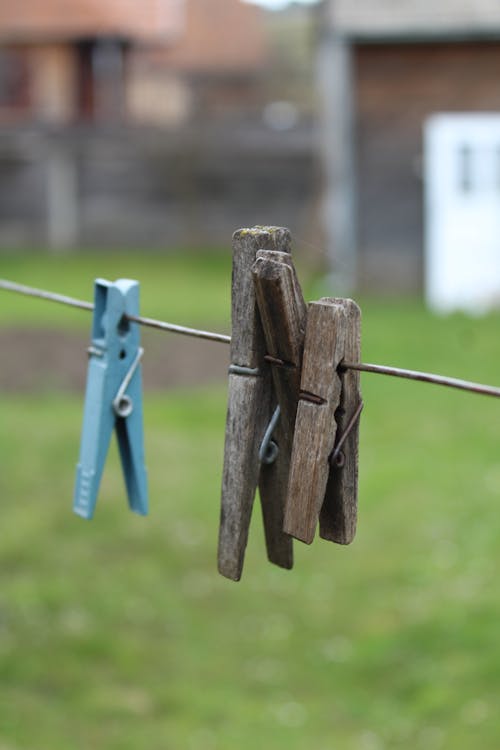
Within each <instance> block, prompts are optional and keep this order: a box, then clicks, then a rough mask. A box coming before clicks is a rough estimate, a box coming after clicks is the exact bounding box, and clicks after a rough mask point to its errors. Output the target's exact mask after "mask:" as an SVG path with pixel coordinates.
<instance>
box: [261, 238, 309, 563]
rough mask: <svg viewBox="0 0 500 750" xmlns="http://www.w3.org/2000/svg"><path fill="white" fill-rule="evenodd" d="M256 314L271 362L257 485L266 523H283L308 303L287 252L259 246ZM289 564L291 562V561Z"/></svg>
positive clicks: (269, 361)
mask: <svg viewBox="0 0 500 750" xmlns="http://www.w3.org/2000/svg"><path fill="white" fill-rule="evenodd" d="M252 273H253V277H254V283H255V292H256V296H257V304H258V307H259V312H260V319H261V322H262V327H263V329H264V338H265V342H266V351H267V354H266V356H265V359H266V361H267V362H268V363H269V364H270V365H271V372H272V380H273V386H274V387H273V391H274V400H273V404H275V405H276V411H275V412H274V414H278V413H279V416H278V418H277V421H276V426H275V429H274V431H273V440H274V441H275V446H276V455H274V456H272V458H273V459H274V460H272V461H271V462H269V463H263V464H262V467H261V471H260V480H259V490H260V496H261V502H262V510H263V513H264V514H266V513H267V514H269V513H274V514H275V518H274V521H273V523H272V524H271V528H279V529H280V532H281V530H282V529H283V522H284V510H285V502H286V496H287V490H288V478H289V473H290V459H291V454H292V444H293V432H294V425H295V416H296V413H297V404H298V399H299V391H300V376H301V367H302V350H303V344H304V334H305V326H306V317H307V306H306V303H305V302H304V298H303V296H302V291H301V288H300V284H299V282H298V279H297V275H296V273H295V268H294V266H293V261H292V257H291V255H289V254H287V253H281V252H276V251H272V250H259V252H258V253H257V259H256V261H255V264H254V266H253V269H252ZM290 567H291V566H290Z"/></svg>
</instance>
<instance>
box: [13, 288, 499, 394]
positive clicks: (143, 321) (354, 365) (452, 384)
mask: <svg viewBox="0 0 500 750" xmlns="http://www.w3.org/2000/svg"><path fill="white" fill-rule="evenodd" d="M0 289H2V290H4V291H7V292H14V293H16V294H23V295H25V296H28V297H35V298H38V299H43V300H46V301H49V302H56V303H59V304H62V305H67V306H69V307H76V308H79V309H81V310H89V311H92V310H93V309H94V305H93V304H92V302H87V301H85V300H80V299H75V298H74V297H69V296H67V295H65V294H57V293H55V292H50V291H47V290H45V289H36V288H35V287H30V286H26V285H24V284H18V283H16V282H14V281H8V280H7V279H0ZM128 319H129V320H130V321H131V322H134V323H138V324H139V325H143V326H146V327H149V328H155V329H157V330H160V331H167V332H169V333H177V334H180V335H182V336H191V337H193V338H198V339H205V340H207V341H214V342H217V343H220V344H230V343H231V336H228V335H226V334H223V333H216V332H213V331H204V330H200V329H197V328H189V327H188V326H181V325H177V324H175V323H169V322H167V321H164V320H156V319H155V318H145V317H143V316H142V315H141V316H139V315H137V316H136V315H129V316H128ZM342 369H343V370H359V371H361V372H370V373H374V374H378V375H387V376H390V377H396V378H404V379H406V380H414V381H418V382H423V383H433V384H434V385H441V386H444V387H447V388H455V389H458V390H461V391H467V392H469V393H478V394H482V395H484V396H493V397H494V398H500V388H498V387H496V386H492V385H484V384H482V383H474V382H472V381H469V380H461V379H460V378H452V377H448V376H445V375H437V374H435V373H430V372H420V371H418V370H408V369H405V368H401V367H390V366H387V365H377V364H368V363H363V362H343V363H342Z"/></svg>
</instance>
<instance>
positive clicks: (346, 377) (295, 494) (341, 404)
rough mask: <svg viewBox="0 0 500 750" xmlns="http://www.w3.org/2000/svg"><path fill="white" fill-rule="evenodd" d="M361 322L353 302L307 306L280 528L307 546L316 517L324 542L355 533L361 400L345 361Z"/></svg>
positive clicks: (350, 358)
mask: <svg viewBox="0 0 500 750" xmlns="http://www.w3.org/2000/svg"><path fill="white" fill-rule="evenodd" d="M360 320H361V312H360V309H359V307H358V306H357V305H356V303H355V302H353V301H352V300H350V299H330V298H323V299H321V300H320V301H319V302H312V303H311V304H310V305H309V309H308V316H307V326H306V335H305V341H304V357H303V365H302V379H301V385H300V389H301V390H300V399H299V405H298V409H297V417H296V421H295V433H294V439H293V449H292V457H291V467H290V479H289V486H288V497H287V505H286V510H285V523H284V530H285V531H286V532H287V533H288V534H291V535H292V536H294V537H295V538H297V539H300V540H301V541H303V542H306V543H307V544H310V543H311V542H312V541H313V538H314V534H315V531H316V525H317V523H318V517H319V523H320V536H321V537H322V538H324V539H328V540H330V541H334V542H337V543H339V544H349V543H350V542H351V541H352V540H353V538H354V535H355V532H356V520H357V485H358V430H359V427H358V425H359V414H360V412H361V408H362V401H361V394H360V389H359V373H357V372H356V371H354V370H346V371H342V362H343V361H346V362H359V361H360ZM340 441H342V442H340Z"/></svg>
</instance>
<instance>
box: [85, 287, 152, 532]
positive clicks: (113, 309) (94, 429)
mask: <svg viewBox="0 0 500 750" xmlns="http://www.w3.org/2000/svg"><path fill="white" fill-rule="evenodd" d="M94 292H95V294H94V301H95V305H94V316H93V323H92V345H91V346H90V347H89V350H88V352H89V355H90V358H89V365H88V374H87V389H86V394H85V407H84V414H83V427H82V437H81V444H80V459H79V463H78V467H77V477H76V486H75V495H74V505H73V510H74V511H75V513H76V514H77V515H79V516H82V517H83V518H87V519H90V518H92V516H93V514H94V509H95V504H96V500H97V493H98V490H99V484H100V481H101V476H102V472H103V468H104V463H105V461H106V456H107V453H108V448H109V442H110V440H111V433H112V432H113V430H116V435H117V439H118V446H119V449H120V457H121V463H122V468H123V474H124V477H125V484H126V488H127V494H128V502H129V506H130V508H131V510H133V511H134V512H135V513H139V514H141V515H146V514H147V512H148V498H147V476H146V469H145V466H144V436H143V419H142V378H141V367H140V361H141V357H142V354H143V349H141V347H140V335H139V326H138V324H137V323H134V322H131V321H130V320H129V317H128V316H137V315H138V314H139V283H138V282H137V281H131V280H130V279H119V280H118V281H115V282H111V281H105V280H104V279H96V281H95V286H94Z"/></svg>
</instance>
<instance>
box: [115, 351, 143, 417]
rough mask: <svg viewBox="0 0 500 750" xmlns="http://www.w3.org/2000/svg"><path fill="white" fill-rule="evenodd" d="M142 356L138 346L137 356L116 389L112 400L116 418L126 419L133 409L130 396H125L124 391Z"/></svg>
mask: <svg viewBox="0 0 500 750" xmlns="http://www.w3.org/2000/svg"><path fill="white" fill-rule="evenodd" d="M143 354H144V349H143V348H142V346H140V347H139V348H138V350H137V355H136V357H135V359H134V361H133V362H132V364H131V365H130V369H129V371H128V372H127V374H126V375H125V377H124V378H123V381H122V384H121V385H120V387H119V388H118V391H117V394H116V396H115V397H114V399H113V409H114V412H115V414H116V416H117V417H128V416H129V415H130V414H132V410H133V408H134V403H133V401H132V399H131V398H130V396H127V395H126V394H125V391H126V390H127V388H128V387H129V385H130V381H131V380H132V378H133V377H134V373H135V371H136V370H137V368H138V367H139V363H140V361H141V359H142V355H143Z"/></svg>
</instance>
